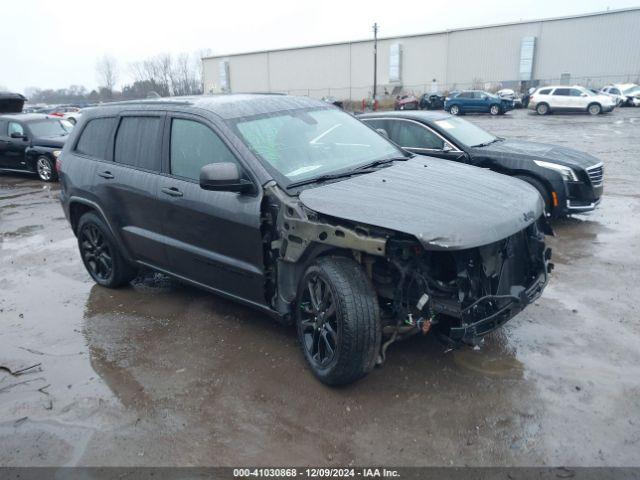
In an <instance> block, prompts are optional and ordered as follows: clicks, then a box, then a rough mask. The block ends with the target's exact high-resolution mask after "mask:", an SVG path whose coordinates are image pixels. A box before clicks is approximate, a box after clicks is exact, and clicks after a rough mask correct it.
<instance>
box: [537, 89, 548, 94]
mask: <svg viewBox="0 0 640 480" xmlns="http://www.w3.org/2000/svg"><path fill="white" fill-rule="evenodd" d="M550 93H551V89H550V88H543V89H542V90H540V91H539V92H538V95H549V94H550Z"/></svg>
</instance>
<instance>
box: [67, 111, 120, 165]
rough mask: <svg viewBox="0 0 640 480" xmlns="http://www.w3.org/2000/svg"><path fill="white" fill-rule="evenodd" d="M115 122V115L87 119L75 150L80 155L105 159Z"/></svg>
mask: <svg viewBox="0 0 640 480" xmlns="http://www.w3.org/2000/svg"><path fill="white" fill-rule="evenodd" d="M115 123H116V118H115V117H110V118H94V119H93V120H89V123H87V125H86V126H85V127H84V130H82V133H81V134H80V138H79V139H78V143H77V144H76V150H75V151H76V152H78V153H79V154H81V155H89V156H90V157H95V158H100V159H102V160H106V159H107V153H108V152H109V143H110V141H111V132H112V131H113V127H114V125H115Z"/></svg>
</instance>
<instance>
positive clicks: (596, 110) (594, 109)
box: [587, 103, 602, 115]
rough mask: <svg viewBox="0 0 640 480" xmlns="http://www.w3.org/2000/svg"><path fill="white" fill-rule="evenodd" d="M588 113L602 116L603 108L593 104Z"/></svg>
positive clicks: (588, 108)
mask: <svg viewBox="0 0 640 480" xmlns="http://www.w3.org/2000/svg"><path fill="white" fill-rule="evenodd" d="M587 112H589V115H600V114H601V113H602V107H601V106H600V104H599V103H592V104H591V105H589V106H588V107H587Z"/></svg>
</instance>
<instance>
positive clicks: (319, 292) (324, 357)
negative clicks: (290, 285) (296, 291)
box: [300, 274, 338, 368]
mask: <svg viewBox="0 0 640 480" xmlns="http://www.w3.org/2000/svg"><path fill="white" fill-rule="evenodd" d="M300 329H301V336H302V344H303V345H302V346H303V348H304V349H305V350H306V352H307V355H308V358H310V361H311V362H313V363H314V364H315V365H314V366H315V367H319V368H325V367H327V366H328V365H330V364H331V362H333V361H334V359H335V357H336V351H337V349H338V315H337V310H336V301H335V299H334V296H333V293H332V292H331V287H329V285H328V284H327V282H326V281H325V280H324V279H322V278H321V277H320V276H319V275H317V274H314V275H309V276H307V278H306V288H305V290H304V292H303V294H302V299H301V302H300Z"/></svg>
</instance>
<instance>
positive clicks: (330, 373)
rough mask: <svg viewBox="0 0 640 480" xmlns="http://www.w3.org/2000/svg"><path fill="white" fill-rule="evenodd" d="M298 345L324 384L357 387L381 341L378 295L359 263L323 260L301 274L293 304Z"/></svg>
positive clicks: (367, 371) (338, 258)
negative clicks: (352, 384) (351, 384)
mask: <svg viewBox="0 0 640 480" xmlns="http://www.w3.org/2000/svg"><path fill="white" fill-rule="evenodd" d="M296 324H297V330H298V340H299V342H300V346H301V347H302V351H303V353H304V356H305V359H306V360H307V363H308V364H309V367H310V368H311V370H312V371H313V374H314V375H315V376H316V377H317V378H318V379H319V380H320V381H321V382H322V383H325V384H327V385H344V384H347V383H352V382H355V381H356V380H358V379H360V378H362V377H364V376H365V375H366V374H367V373H369V372H370V371H371V370H372V369H373V367H374V365H375V361H376V358H377V356H378V352H379V351H380V341H381V337H382V327H381V323H380V309H379V306H378V299H377V296H376V294H375V292H374V290H373V288H372V287H371V284H370V283H369V280H368V279H367V277H366V275H365V273H364V271H363V269H362V268H361V267H360V265H359V264H358V263H356V262H355V261H354V260H352V259H350V258H344V257H322V258H320V259H318V260H317V261H316V262H314V263H313V264H312V265H311V266H309V268H307V270H306V271H305V273H304V275H303V277H302V279H301V281H300V284H299V286H298V295H297V302H296Z"/></svg>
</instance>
